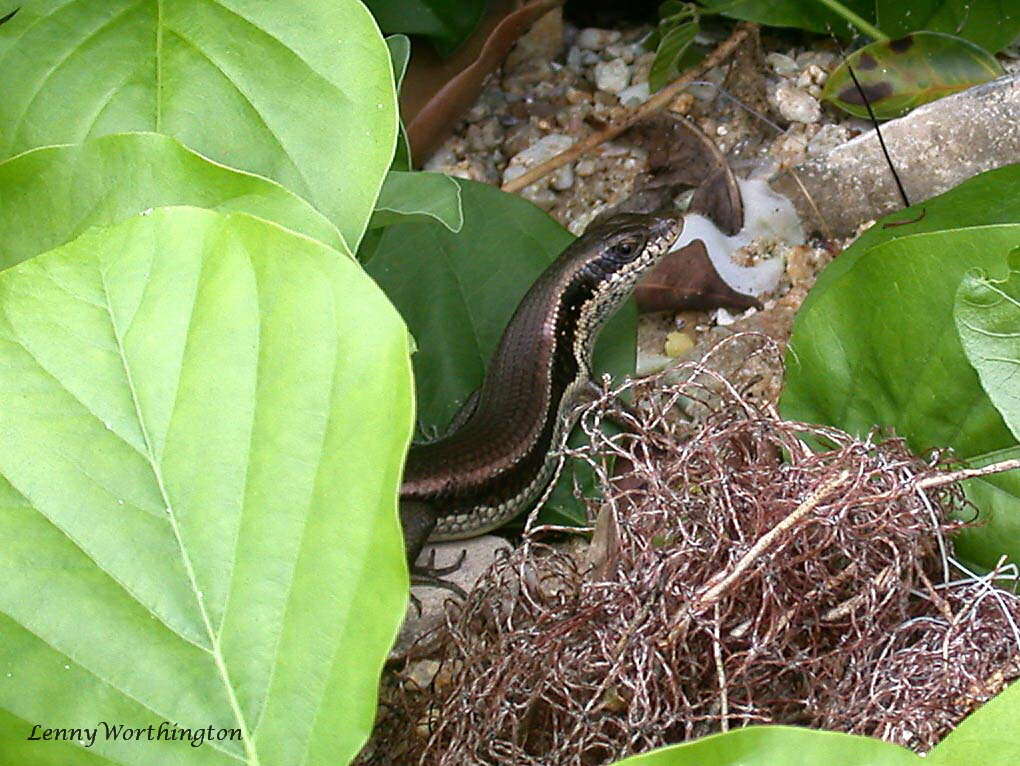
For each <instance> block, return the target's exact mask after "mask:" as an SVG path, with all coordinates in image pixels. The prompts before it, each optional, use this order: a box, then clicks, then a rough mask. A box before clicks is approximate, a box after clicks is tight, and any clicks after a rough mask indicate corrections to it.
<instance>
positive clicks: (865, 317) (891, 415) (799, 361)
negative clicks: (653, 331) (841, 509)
mask: <svg viewBox="0 0 1020 766" xmlns="http://www.w3.org/2000/svg"><path fill="white" fill-rule="evenodd" d="M1018 244H1020V224H999V225H994V226H984V227H971V228H962V229H954V230H949V231H937V232H929V233H924V234H915V235H912V236H906V237H901V238H899V239H895V240H892V241H888V242H885V243H883V244H880V245H877V246H875V247H872V248H870V249H868V250H867V251H866V252H864V253H863V255H860V254H859V255H858V256H857V257H856V258H855V259H854V260H853V263H852V265H851V266H850V268H849V269H843V270H842V271H841V273H840V274H839V275H838V276H837V277H836V278H835V279H834V280H829V281H827V282H826V283H825V285H824V289H819V288H818V287H817V286H816V289H815V295H814V296H813V299H812V301H811V302H810V305H809V304H807V303H805V305H804V306H803V307H802V308H801V311H800V312H799V313H798V315H797V318H796V320H795V322H794V329H793V335H792V337H791V340H790V350H789V353H788V355H787V382H786V388H785V390H784V392H783V398H782V400H781V406H782V411H783V415H784V417H787V418H790V419H793V420H805V421H809V422H813V423H829V424H832V425H835V426H837V427H839V428H843V429H846V430H848V431H851V432H853V433H858V434H864V433H866V432H868V431H869V430H870V429H871V428H872V426H875V425H881V426H891V427H893V428H894V429H895V431H896V433H898V434H900V435H902V436H904V437H905V438H906V439H907V440H908V442H909V443H910V445H911V447H912V448H913V449H915V450H916V451H918V452H923V451H925V450H927V449H929V448H932V447H953V448H954V449H955V450H956V453H957V454H958V455H959V456H960V457H962V458H965V459H969V458H980V457H981V456H983V455H986V454H987V453H991V452H995V451H996V450H1001V449H1005V448H1009V447H1012V446H1014V445H1015V443H1016V440H1015V439H1014V437H1013V435H1012V434H1011V433H1010V431H1009V429H1008V428H1007V427H1006V426H1005V424H1004V423H1003V421H1002V418H1001V417H1000V415H999V413H998V411H997V410H996V409H995V407H994V406H993V404H992V402H991V401H990V400H989V398H988V396H987V395H986V394H985V392H984V391H983V390H982V388H981V385H980V383H979V381H978V377H977V374H976V373H975V372H974V370H973V368H972V367H971V366H970V364H969V362H968V361H967V358H966V356H965V355H964V352H963V348H962V346H961V345H960V341H959V338H958V337H957V333H956V326H955V323H954V319H953V304H954V300H955V296H956V289H957V286H958V285H959V283H960V280H961V279H962V278H963V275H964V273H965V272H966V271H967V270H968V269H970V268H983V269H985V270H986V271H987V272H988V273H992V274H998V273H999V272H1000V271H1001V270H1002V266H1003V256H1004V255H1005V253H1007V252H1009V251H1010V250H1011V249H1012V248H1014V247H1016V246H1017V245H1018ZM847 254H849V252H848V253H847ZM837 262H838V260H837ZM820 282H821V281H820ZM999 509H1000V511H1001V512H1005V513H1009V514H1017V513H1020V497H1017V496H1014V497H1013V498H1012V500H1011V502H1009V503H1006V504H1005V507H1003V506H1002V505H999ZM982 510H983V512H984V515H985V518H986V520H987V519H989V518H991V519H994V516H995V514H996V510H995V509H992V508H988V507H984V508H983V509H982ZM994 525H995V522H993V526H994ZM999 526H1000V527H1001V522H1000V523H999ZM971 536H972V538H973V537H975V536H976V537H977V539H978V540H980V541H982V545H977V544H974V546H972V548H971V550H970V551H969V553H970V556H969V557H971V558H972V559H973V560H975V561H977V562H978V563H980V564H983V565H985V566H990V565H991V564H993V563H994V561H995V559H996V558H998V555H999V554H1000V553H1003V552H1008V553H1009V554H1010V556H1011V558H1013V559H1014V560H1018V561H1020V539H1018V538H1015V537H1013V538H1000V537H992V536H991V533H990V532H989V529H987V528H986V529H982V530H975V531H974V532H972V533H971ZM972 543H973V540H972ZM993 551H994V554H993V553H992V552H993Z"/></svg>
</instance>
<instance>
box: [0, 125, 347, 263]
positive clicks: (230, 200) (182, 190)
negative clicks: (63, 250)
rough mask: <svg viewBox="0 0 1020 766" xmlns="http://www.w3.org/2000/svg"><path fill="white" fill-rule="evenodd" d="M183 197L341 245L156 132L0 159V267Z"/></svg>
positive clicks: (250, 181) (298, 208)
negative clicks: (246, 214) (253, 216)
mask: <svg viewBox="0 0 1020 766" xmlns="http://www.w3.org/2000/svg"><path fill="white" fill-rule="evenodd" d="M168 205H193V206H195V207H207V208H214V209H218V210H223V211H242V212H246V213H251V214H252V215H256V216H259V217H260V218H266V219H268V220H270V221H273V222H275V223H278V224H280V225H282V226H285V227H287V228H290V229H293V230H294V231H298V232H301V233H302V234H306V235H307V236H310V237H313V238H315V239H317V240H319V241H321V242H324V243H325V244H327V245H329V246H331V247H333V248H335V249H337V250H340V251H341V252H347V248H346V245H344V242H343V239H342V238H341V236H340V232H339V231H338V230H337V228H336V227H335V226H334V225H333V224H332V223H330V222H329V220H328V219H327V218H326V217H325V216H323V215H322V214H321V213H319V212H318V211H316V210H315V208H313V207H312V206H311V205H310V204H309V203H307V202H305V201H304V200H303V199H301V198H300V197H298V196H296V195H295V194H293V193H291V192H289V191H287V189H285V188H284V187H282V186H280V185H279V184H277V183H275V182H274V181H269V180H267V179H265V178H261V177H259V176H255V175H252V174H250V173H243V172H241V171H238V170H234V169H232V168H228V167H226V166H224V165H220V164H218V163H215V162H212V161H210V160H207V159H206V158H204V157H202V156H201V155H200V154H196V153H195V152H193V151H191V150H190V149H188V148H187V147H185V146H184V145H183V144H181V143H180V142H179V141H177V140H176V139H174V138H170V137H169V136H164V135H161V134H158V133H127V134H118V135H109V136H102V137H100V138H93V139H89V140H88V141H85V142H84V143H81V144H70V145H66V146H51V147H44V148H41V149H33V150H31V151H28V152H25V153H24V154H19V155H18V156H17V157H12V158H11V159H9V160H7V161H5V162H0V269H5V268H7V267H9V266H13V265H14V264H16V263H20V262H21V261H23V260H25V259H26V258H31V257H32V256H33V255H37V254H39V253H42V252H45V251H46V250H51V249H53V248H54V247H58V246H59V245H63V244H64V243H66V242H68V241H70V240H72V239H74V238H75V237H76V236H78V235H79V234H81V233H82V232H83V231H85V230H86V229H88V228H89V227H91V226H105V225H108V224H111V223H116V222H117V221H121V220H123V219H125V218H130V217H131V216H133V215H137V214H138V213H141V212H142V211H144V210H148V209H150V208H156V207H165V206H168Z"/></svg>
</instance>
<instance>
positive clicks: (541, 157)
mask: <svg viewBox="0 0 1020 766" xmlns="http://www.w3.org/2000/svg"><path fill="white" fill-rule="evenodd" d="M573 143H574V139H573V138H572V137H570V136H565V135H563V134H562V133H550V134H549V135H548V136H545V137H543V138H540V139H539V140H538V141H536V142H535V143H533V144H532V145H531V146H529V147H528V148H527V149H525V150H524V151H522V152H518V153H517V154H515V155H514V156H513V157H511V158H510V162H509V164H508V165H507V168H506V170H505V171H504V172H503V183H504V184H505V183H509V182H510V181H512V180H513V179H515V178H517V177H518V176H521V175H524V171H525V170H527V169H528V168H530V167H532V166H534V165H538V164H540V163H542V162H545V161H546V160H548V159H550V158H551V157H555V156H556V155H557V154H559V153H560V152H565V151H566V150H567V149H569V148H570V147H571V145H573Z"/></svg>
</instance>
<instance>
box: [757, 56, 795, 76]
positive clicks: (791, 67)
mask: <svg viewBox="0 0 1020 766" xmlns="http://www.w3.org/2000/svg"><path fill="white" fill-rule="evenodd" d="M765 63H767V64H768V65H769V66H770V67H772V71H773V72H775V73H776V74H778V75H783V76H786V77H792V76H793V75H795V74H797V72H799V71H800V67H799V66H797V62H796V61H794V60H793V59H792V58H790V57H789V56H787V55H786V54H785V53H770V54H769V55H768V56H766V57H765Z"/></svg>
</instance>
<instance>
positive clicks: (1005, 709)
mask: <svg viewBox="0 0 1020 766" xmlns="http://www.w3.org/2000/svg"><path fill="white" fill-rule="evenodd" d="M1018 713H1020V681H1014V682H1013V684H1012V685H1010V686H1009V687H1007V688H1006V690H1005V691H1003V692H1002V693H1000V694H999V695H998V696H996V697H994V698H993V699H990V700H989V701H988V702H986V703H985V704H984V705H982V706H981V707H980V708H978V709H977V710H976V711H974V712H973V713H971V715H970V716H968V717H967V718H965V719H964V720H963V721H962V722H961V723H960V724H959V725H958V726H957V727H956V728H955V729H954V730H953V731H951V732H950V733H949V734H948V735H947V736H946V738H945V739H944V740H942V741H941V742H940V743H939V744H938V745H936V746H935V747H934V748H933V749H932V751H931V752H930V753H928V757H927V758H925V760H924V763H925V764H927V765H928V766H991V764H1009V763H1020V729H1018V727H1017V725H1016V724H1017V714H1018Z"/></svg>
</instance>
